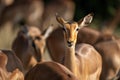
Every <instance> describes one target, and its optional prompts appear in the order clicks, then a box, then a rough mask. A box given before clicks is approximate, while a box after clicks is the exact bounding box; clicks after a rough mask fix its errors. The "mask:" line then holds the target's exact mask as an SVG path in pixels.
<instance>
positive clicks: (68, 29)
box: [56, 14, 93, 47]
mask: <svg viewBox="0 0 120 80" xmlns="http://www.w3.org/2000/svg"><path fill="white" fill-rule="evenodd" d="M92 18H93V14H88V15H87V16H85V17H84V18H83V19H81V20H80V21H78V22H67V21H65V20H64V19H63V18H62V17H60V16H58V15H56V19H57V21H58V22H59V23H60V24H61V25H62V28H63V31H64V37H65V43H66V44H67V46H68V47H72V46H74V45H75V44H76V40H77V34H78V31H79V29H81V28H82V27H84V26H87V25H88V24H89V23H91V21H92Z"/></svg>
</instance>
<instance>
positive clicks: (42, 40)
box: [33, 25, 54, 60]
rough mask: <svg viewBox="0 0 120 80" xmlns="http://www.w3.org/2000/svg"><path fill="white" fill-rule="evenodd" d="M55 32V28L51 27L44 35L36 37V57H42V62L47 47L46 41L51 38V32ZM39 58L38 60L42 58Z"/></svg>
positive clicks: (34, 41)
mask: <svg viewBox="0 0 120 80" xmlns="http://www.w3.org/2000/svg"><path fill="white" fill-rule="evenodd" d="M53 30H54V27H53V26H52V25H51V26H49V27H48V28H47V30H46V31H45V32H44V33H42V34H39V35H38V34H37V35H34V38H33V46H34V48H35V51H36V53H37V54H36V56H40V57H41V60H42V55H43V54H44V53H45V47H46V39H47V38H48V37H49V35H50V34H51V32H52V31H53ZM40 57H38V58H40Z"/></svg>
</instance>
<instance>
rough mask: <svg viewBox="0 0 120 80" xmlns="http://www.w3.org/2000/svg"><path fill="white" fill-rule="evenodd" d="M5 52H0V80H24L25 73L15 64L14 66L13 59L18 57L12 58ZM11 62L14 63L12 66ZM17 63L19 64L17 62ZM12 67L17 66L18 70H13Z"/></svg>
mask: <svg viewBox="0 0 120 80" xmlns="http://www.w3.org/2000/svg"><path fill="white" fill-rule="evenodd" d="M4 52H5V51H4ZM4 52H3V51H0V80H24V76H23V73H22V72H21V71H20V70H19V69H18V68H19V66H17V67H16V66H15V63H14V64H12V63H13V61H12V59H14V58H15V57H16V56H14V57H12V56H11V57H10V56H8V54H5V53H4ZM15 59H16V58H15ZM10 61H12V63H11V64H9V62H10ZM16 63H18V64H19V62H17V60H16ZM19 65H20V64H19ZM12 66H15V67H16V68H14V69H12ZM7 67H9V68H11V71H8V69H7ZM18 75H19V76H18Z"/></svg>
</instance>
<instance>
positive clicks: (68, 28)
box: [56, 14, 102, 80]
mask: <svg viewBox="0 0 120 80" xmlns="http://www.w3.org/2000/svg"><path fill="white" fill-rule="evenodd" d="M92 18H93V16H92V14H88V15H87V16H85V17H84V18H83V19H81V20H80V21H78V22H72V21H71V22H70V21H65V20H64V19H63V18H62V17H60V16H58V15H56V19H57V21H58V22H59V23H60V24H61V25H62V29H63V32H64V41H65V48H66V52H65V55H64V60H63V62H64V63H63V64H64V65H65V66H66V67H67V68H68V69H69V70H71V71H72V72H73V74H74V75H75V76H77V77H78V78H79V79H80V80H99V77H100V74H101V70H102V59H101V56H100V54H99V53H98V52H97V51H96V50H95V49H94V47H93V46H91V45H89V44H84V43H83V44H77V45H76V41H77V34H78V31H79V29H81V28H82V27H84V26H86V25H88V24H89V23H91V21H92Z"/></svg>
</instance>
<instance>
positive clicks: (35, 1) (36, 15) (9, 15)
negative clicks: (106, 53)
mask: <svg viewBox="0 0 120 80" xmlns="http://www.w3.org/2000/svg"><path fill="white" fill-rule="evenodd" d="M91 12H92V13H94V19H93V21H92V24H91V25H90V26H89V27H91V28H94V29H97V30H99V31H101V32H106V33H110V34H115V35H116V36H120V0H0V49H11V44H12V42H13V40H14V38H15V37H16V35H17V32H18V31H19V29H20V28H21V27H22V25H29V26H37V27H38V28H39V29H40V30H41V31H44V30H45V29H46V28H48V27H49V25H51V24H53V25H54V26H55V27H57V26H58V23H57V22H56V19H55V14H56V13H58V14H59V15H61V16H62V17H64V18H65V19H66V20H74V21H78V20H79V19H81V18H82V17H84V16H85V15H87V14H89V13H91Z"/></svg>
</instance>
